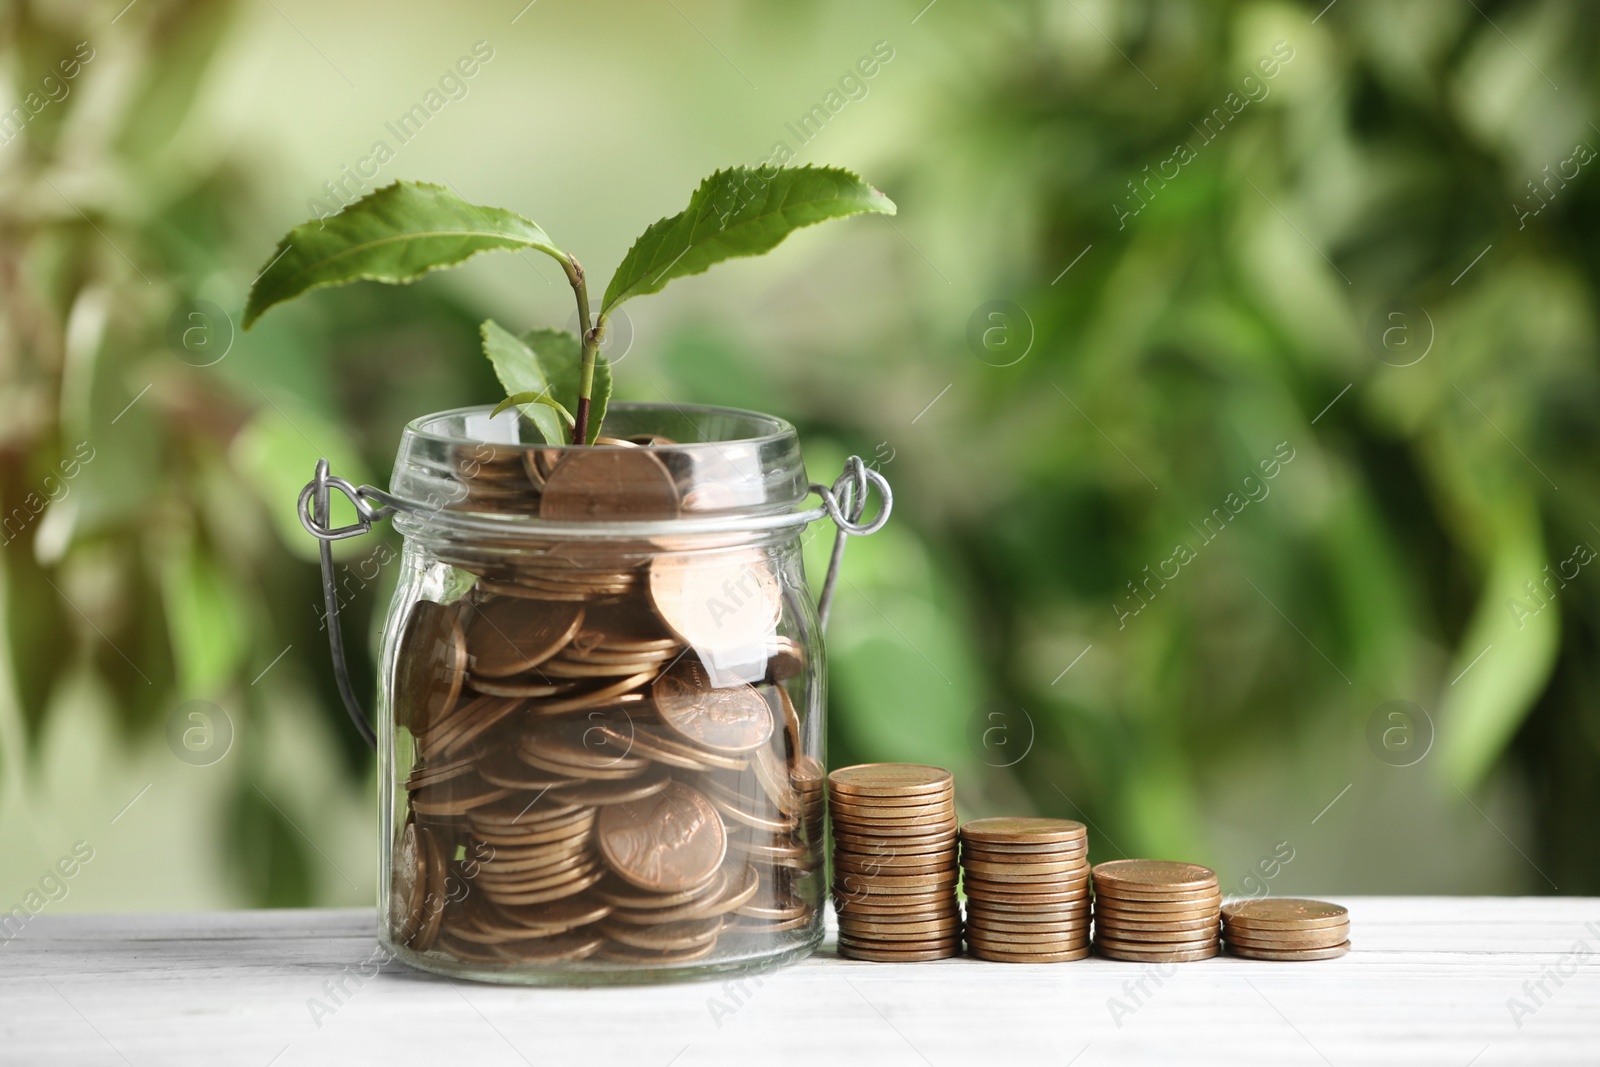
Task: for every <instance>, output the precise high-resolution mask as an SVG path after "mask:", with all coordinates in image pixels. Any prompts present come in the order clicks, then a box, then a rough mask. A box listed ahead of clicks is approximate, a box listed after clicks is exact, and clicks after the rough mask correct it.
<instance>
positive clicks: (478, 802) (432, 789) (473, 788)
mask: <svg viewBox="0 0 1600 1067" xmlns="http://www.w3.org/2000/svg"><path fill="white" fill-rule="evenodd" d="M510 792H511V791H510V790H509V789H504V788H502V787H500V786H494V785H490V784H489V783H488V782H485V781H483V780H482V779H481V778H477V777H472V778H452V779H451V780H450V781H448V782H441V783H440V784H438V785H429V786H424V787H423V788H421V789H418V790H415V791H414V792H413V793H412V794H411V810H412V811H414V812H416V813H417V814H418V815H428V816H432V817H434V818H444V817H449V816H455V815H465V814H466V813H467V812H469V811H471V810H472V809H473V808H477V807H482V806H483V805H485V804H492V803H493V802H494V801H496V800H499V799H501V798H502V797H505V796H507V795H509V794H510Z"/></svg>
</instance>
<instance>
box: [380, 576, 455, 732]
mask: <svg viewBox="0 0 1600 1067" xmlns="http://www.w3.org/2000/svg"><path fill="white" fill-rule="evenodd" d="M466 675H467V637H466V633H465V632H464V631H463V630H462V628H461V618H460V615H459V614H458V612H457V610H456V608H455V607H453V606H446V605H444V604H437V603H434V602H433V601H431V600H419V601H417V602H416V603H415V604H413V605H411V612H410V615H409V616H408V617H407V618H406V626H405V630H404V633H403V636H402V637H401V638H400V651H399V654H398V656H397V658H396V660H395V680H394V710H395V722H396V724H397V725H399V726H404V727H406V728H408V729H410V730H411V731H412V732H413V733H419V734H421V733H427V732H428V730H429V728H430V727H431V726H432V725H433V724H434V723H436V722H438V721H439V720H440V719H442V718H444V717H445V716H446V715H447V714H448V713H449V712H450V710H451V709H452V708H454V707H455V704H456V700H457V699H459V698H460V696H461V686H462V683H463V682H465V680H466Z"/></svg>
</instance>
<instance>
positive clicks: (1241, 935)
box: [1222, 924, 1350, 949]
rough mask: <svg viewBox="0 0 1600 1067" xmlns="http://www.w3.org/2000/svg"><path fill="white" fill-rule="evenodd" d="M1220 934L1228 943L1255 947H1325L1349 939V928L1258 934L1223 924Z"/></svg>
mask: <svg viewBox="0 0 1600 1067" xmlns="http://www.w3.org/2000/svg"><path fill="white" fill-rule="evenodd" d="M1222 936H1223V937H1224V938H1226V939H1227V940H1228V941H1229V942H1230V943H1236V944H1240V945H1253V946H1255V947H1257V948H1267V949H1273V948H1276V949H1291V948H1327V947H1328V946H1330V945H1337V944H1341V943H1343V942H1345V941H1348V940H1349V939H1350V928H1349V927H1348V926H1335V927H1332V928H1329V929H1322V930H1308V931H1306V932H1304V933H1294V934H1288V933H1283V932H1281V931H1280V932H1276V933H1272V934H1259V933H1245V932H1243V931H1240V930H1236V929H1234V928H1233V927H1231V926H1228V925H1226V924H1224V926H1223V928H1222Z"/></svg>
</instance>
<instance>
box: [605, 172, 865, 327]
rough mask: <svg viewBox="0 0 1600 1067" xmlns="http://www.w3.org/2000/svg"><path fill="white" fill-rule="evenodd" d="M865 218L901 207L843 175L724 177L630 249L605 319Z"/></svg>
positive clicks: (706, 184) (709, 182) (610, 288)
mask: <svg viewBox="0 0 1600 1067" xmlns="http://www.w3.org/2000/svg"><path fill="white" fill-rule="evenodd" d="M861 212H874V213H876V214H880V215H893V214H894V213H895V206H894V202H893V201H892V200H890V199H889V198H888V197H886V196H884V195H883V194H882V193H880V192H878V190H876V189H874V188H872V187H871V186H870V185H868V184H867V183H866V182H864V181H862V180H861V179H860V178H859V177H858V176H856V175H854V174H852V173H850V172H849V171H847V170H841V169H839V168H837V167H811V166H807V167H779V168H776V169H775V170H774V171H772V172H770V173H764V172H763V171H762V170H756V169H752V168H749V167H734V168H731V169H729V170H719V171H717V173H715V174H713V175H712V176H711V177H709V178H707V179H706V180H705V181H703V182H701V183H700V188H698V189H696V190H695V192H694V195H693V196H691V197H690V198H689V206H688V207H687V208H685V209H684V210H683V211H681V212H679V213H678V214H676V215H673V216H672V217H670V218H665V219H661V220H660V221H658V222H656V223H654V224H653V225H651V227H650V228H649V229H647V230H645V232H644V233H643V234H642V235H641V236H640V237H639V239H638V240H637V241H635V242H634V243H633V247H632V248H630V249H628V254H627V255H626V256H624V257H623V260H622V265H621V266H620V267H618V268H617V273H616V274H614V275H613V276H612V278H611V284H610V285H607V286H606V296H605V300H604V301H602V302H601V305H600V310H601V314H605V313H606V312H608V311H610V310H611V309H612V308H614V307H616V306H617V305H618V304H620V303H622V302H623V301H624V300H628V299H630V298H632V297H635V296H640V295H643V294H644V293H655V292H659V291H661V289H663V288H664V287H665V286H666V284H667V283H668V282H670V281H671V280H672V279H674V278H682V277H684V276H686V275H690V274H699V273H701V272H702V271H704V270H706V269H708V268H709V267H710V266H711V265H712V264H713V263H720V262H722V261H723V260H725V259H732V258H734V257H735V256H757V255H760V254H761V253H763V252H768V251H771V250H772V249H773V248H775V247H776V246H777V245H778V243H779V242H780V241H782V240H783V239H784V238H785V237H787V236H789V234H790V233H791V232H793V231H794V230H797V229H799V228H800V227H802V226H809V225H811V224H812V223H815V222H822V221H823V220H825V219H836V218H843V217H844V216H846V215H856V214H859V213H861Z"/></svg>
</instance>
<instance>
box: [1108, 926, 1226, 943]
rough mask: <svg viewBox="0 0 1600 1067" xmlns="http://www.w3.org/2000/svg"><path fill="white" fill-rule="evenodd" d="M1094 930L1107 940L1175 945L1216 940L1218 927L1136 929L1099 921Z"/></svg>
mask: <svg viewBox="0 0 1600 1067" xmlns="http://www.w3.org/2000/svg"><path fill="white" fill-rule="evenodd" d="M1094 931H1095V937H1097V938H1099V937H1103V938H1104V939H1105V940H1107V941H1113V942H1129V943H1133V944H1160V945H1173V944H1179V943H1182V942H1185V941H1214V940H1216V937H1217V933H1218V928H1217V927H1216V926H1214V925H1213V926H1200V927H1196V928H1195V929H1192V930H1136V929H1131V928H1129V927H1126V926H1107V925H1105V924H1104V923H1097V924H1096V925H1095V928H1094Z"/></svg>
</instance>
